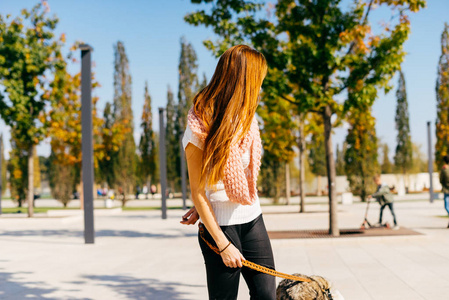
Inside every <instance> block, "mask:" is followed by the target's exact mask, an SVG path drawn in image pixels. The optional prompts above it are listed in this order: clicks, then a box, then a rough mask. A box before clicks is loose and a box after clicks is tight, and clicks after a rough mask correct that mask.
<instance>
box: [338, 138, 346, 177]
mask: <svg viewBox="0 0 449 300" xmlns="http://www.w3.org/2000/svg"><path fill="white" fill-rule="evenodd" d="M346 147H347V145H346V143H343V149H342V150H340V147H339V145H337V159H336V161H335V169H336V172H337V176H342V175H346V174H345V153H346Z"/></svg>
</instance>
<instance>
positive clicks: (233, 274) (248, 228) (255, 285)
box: [198, 215, 276, 300]
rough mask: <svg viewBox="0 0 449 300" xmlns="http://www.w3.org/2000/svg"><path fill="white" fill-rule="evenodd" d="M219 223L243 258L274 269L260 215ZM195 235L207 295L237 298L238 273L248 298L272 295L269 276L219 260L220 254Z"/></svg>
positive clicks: (218, 298) (271, 298) (216, 299)
mask: <svg viewBox="0 0 449 300" xmlns="http://www.w3.org/2000/svg"><path fill="white" fill-rule="evenodd" d="M220 227H221V229H222V230H223V232H224V234H225V235H226V236H227V238H228V239H229V240H230V241H231V242H232V243H233V244H234V246H235V247H236V248H237V249H239V251H240V252H241V253H242V254H243V257H245V259H247V260H249V261H251V262H254V263H256V264H259V265H262V266H265V267H268V268H272V269H274V259H273V252H272V250H271V244H270V240H269V238H268V234H267V230H266V229H265V224H264V222H263V218H262V215H260V216H258V217H257V218H256V219H254V220H253V221H251V222H249V223H245V224H238V225H231V226H220ZM204 236H205V238H206V239H207V241H209V242H210V243H211V244H213V245H215V243H214V240H213V239H212V237H211V235H210V234H209V232H208V231H207V230H205V231H204ZM198 239H199V243H200V246H201V251H202V252H203V256H204V262H205V265H206V273H207V289H208V292H209V299H214V300H226V299H237V293H238V289H239V280H240V273H242V275H243V278H244V279H245V281H246V284H247V285H248V288H249V293H250V297H251V299H267V300H274V299H276V281H275V278H274V277H273V276H270V275H267V274H264V273H260V272H257V271H254V270H251V269H249V268H247V267H243V268H229V267H227V266H226V265H225V264H224V263H223V260H222V259H221V256H220V255H218V254H216V253H215V252H213V251H212V250H211V249H210V248H209V246H207V244H206V243H205V242H204V241H203V240H202V239H201V237H200V236H199V235H198Z"/></svg>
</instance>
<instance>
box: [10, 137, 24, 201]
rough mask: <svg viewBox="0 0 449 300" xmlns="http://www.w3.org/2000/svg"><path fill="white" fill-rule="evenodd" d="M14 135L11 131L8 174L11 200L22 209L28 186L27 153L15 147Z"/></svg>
mask: <svg viewBox="0 0 449 300" xmlns="http://www.w3.org/2000/svg"><path fill="white" fill-rule="evenodd" d="M15 135H16V133H15V131H14V130H11V140H10V143H11V151H10V152H9V161H8V166H7V168H8V173H9V174H10V175H9V187H10V190H11V198H12V199H13V200H14V201H17V203H18V206H19V207H22V204H23V201H24V200H26V191H27V184H28V168H27V163H28V160H27V155H28V153H27V151H25V150H22V149H21V148H19V147H17V144H16V137H15Z"/></svg>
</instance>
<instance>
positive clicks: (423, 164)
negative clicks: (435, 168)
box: [410, 143, 428, 174]
mask: <svg viewBox="0 0 449 300" xmlns="http://www.w3.org/2000/svg"><path fill="white" fill-rule="evenodd" d="M412 153H413V158H412V159H413V164H412V168H411V169H410V173H414V174H416V173H424V172H427V171H428V169H427V168H428V164H427V158H426V154H425V153H423V152H422V151H421V145H420V144H416V143H412Z"/></svg>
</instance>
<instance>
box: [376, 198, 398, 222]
mask: <svg viewBox="0 0 449 300" xmlns="http://www.w3.org/2000/svg"><path fill="white" fill-rule="evenodd" d="M386 206H388V208H389V209H390V211H391V214H392V215H393V221H394V225H395V226H396V225H398V223H397V222H396V215H395V214H394V209H393V203H386V204H384V205H382V206H381V207H380V216H379V223H380V224H382V214H383V212H384V209H385V207H386Z"/></svg>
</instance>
